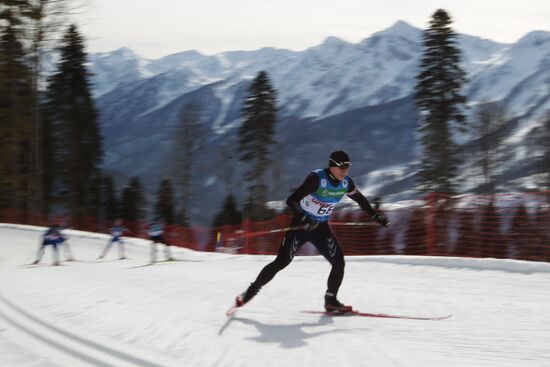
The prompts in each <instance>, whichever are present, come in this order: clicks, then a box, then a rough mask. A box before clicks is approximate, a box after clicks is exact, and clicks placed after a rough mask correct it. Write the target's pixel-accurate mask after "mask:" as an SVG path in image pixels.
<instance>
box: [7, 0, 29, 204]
mask: <svg viewBox="0 0 550 367" xmlns="http://www.w3.org/2000/svg"><path fill="white" fill-rule="evenodd" d="M23 28H24V27H23V24H22V23H21V20H20V19H19V18H18V17H17V16H16V14H14V12H13V11H12V9H11V8H10V7H9V6H8V7H4V6H1V7H0V207H10V208H13V209H19V210H23V211H26V210H28V209H30V208H31V205H32V204H31V199H32V197H31V196H30V193H31V189H32V151H31V149H32V148H33V144H32V139H33V123H32V114H31V113H30V111H29V105H31V104H32V100H31V91H32V88H31V70H30V68H29V66H28V60H27V56H26V53H25V49H24V46H23V43H24V36H25V34H24V29H23Z"/></svg>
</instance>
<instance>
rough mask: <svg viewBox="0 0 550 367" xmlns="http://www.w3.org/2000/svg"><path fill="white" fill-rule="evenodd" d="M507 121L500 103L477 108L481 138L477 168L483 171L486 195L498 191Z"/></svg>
mask: <svg viewBox="0 0 550 367" xmlns="http://www.w3.org/2000/svg"><path fill="white" fill-rule="evenodd" d="M506 121H507V113H506V109H505V108H504V106H503V105H502V104H500V103H498V102H485V103H482V104H481V105H479V107H478V108H477V111H476V121H475V128H476V135H477V136H479V151H478V154H477V159H476V160H475V166H477V167H479V168H480V171H481V172H480V174H481V177H482V179H483V182H482V184H481V192H482V193H484V194H494V193H495V191H496V185H497V182H496V177H495V176H496V175H497V173H498V167H499V166H500V165H501V163H502V158H501V157H502V150H503V144H502V143H503V140H504V133H503V128H504V124H505V123H506Z"/></svg>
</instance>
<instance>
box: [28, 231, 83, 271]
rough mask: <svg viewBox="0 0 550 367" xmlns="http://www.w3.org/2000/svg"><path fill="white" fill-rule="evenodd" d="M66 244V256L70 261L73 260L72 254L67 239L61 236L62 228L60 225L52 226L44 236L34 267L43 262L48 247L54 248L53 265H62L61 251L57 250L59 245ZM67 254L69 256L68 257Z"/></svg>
mask: <svg viewBox="0 0 550 367" xmlns="http://www.w3.org/2000/svg"><path fill="white" fill-rule="evenodd" d="M64 242H65V246H67V247H66V249H65V250H66V251H67V250H68V251H67V252H66V253H65V256H66V257H67V260H68V261H71V260H73V259H72V255H71V252H70V247H68V244H67V243H66V238H65V237H64V236H63V235H62V234H61V226H60V225H59V224H52V225H51V226H50V227H49V228H48V229H47V230H46V232H45V233H44V234H43V235H42V241H41V243H40V247H39V248H38V253H37V255H36V260H35V261H34V262H33V263H32V264H33V265H35V264H38V263H39V262H40V260H42V257H43V256H44V253H45V251H46V246H50V245H51V246H52V248H53V263H52V265H60V264H61V263H60V261H59V251H58V249H57V246H58V245H61V244H62V243H64ZM67 253H68V254H69V256H67Z"/></svg>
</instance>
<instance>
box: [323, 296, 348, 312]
mask: <svg viewBox="0 0 550 367" xmlns="http://www.w3.org/2000/svg"><path fill="white" fill-rule="evenodd" d="M325 310H327V312H335V313H346V312H350V311H352V310H353V307H351V306H347V305H344V304H343V303H342V302H340V301H338V299H336V296H335V295H334V294H332V293H329V292H327V293H326V294H325Z"/></svg>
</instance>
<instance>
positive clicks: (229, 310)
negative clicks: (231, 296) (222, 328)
mask: <svg viewBox="0 0 550 367" xmlns="http://www.w3.org/2000/svg"><path fill="white" fill-rule="evenodd" d="M235 311H237V306H231V307H230V308H229V309H228V310H227V311H225V316H227V317H231V316H233V315H234V314H235Z"/></svg>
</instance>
